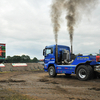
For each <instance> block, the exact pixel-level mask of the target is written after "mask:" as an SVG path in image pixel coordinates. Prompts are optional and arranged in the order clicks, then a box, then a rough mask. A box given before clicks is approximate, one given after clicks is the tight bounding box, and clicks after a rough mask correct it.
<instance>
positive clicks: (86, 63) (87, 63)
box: [75, 61, 93, 74]
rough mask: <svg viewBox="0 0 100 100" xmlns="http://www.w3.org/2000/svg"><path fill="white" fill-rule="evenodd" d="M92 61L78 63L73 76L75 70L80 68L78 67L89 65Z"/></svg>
mask: <svg viewBox="0 0 100 100" xmlns="http://www.w3.org/2000/svg"><path fill="white" fill-rule="evenodd" d="M91 62H92V61H86V62H85V63H79V64H78V65H77V66H76V68H75V74H76V71H77V68H78V67H79V66H80V65H90V63H91ZM91 67H92V68H93V66H92V65H91Z"/></svg>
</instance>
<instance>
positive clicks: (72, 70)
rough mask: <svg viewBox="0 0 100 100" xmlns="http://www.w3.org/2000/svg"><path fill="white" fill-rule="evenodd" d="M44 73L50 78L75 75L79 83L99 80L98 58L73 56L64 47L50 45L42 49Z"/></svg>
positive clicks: (67, 48)
mask: <svg viewBox="0 0 100 100" xmlns="http://www.w3.org/2000/svg"><path fill="white" fill-rule="evenodd" d="M43 55H44V71H46V72H48V73H49V76H50V77H55V76H56V75H57V74H62V73H64V74H65V75H66V76H70V75H71V74H76V76H77V78H78V79H79V80H81V81H86V80H89V79H93V78H97V77H98V78H100V56H99V59H96V56H83V55H78V56H75V55H74V54H72V53H71V51H70V48H69V47H68V46H64V45H57V44H56V45H50V46H46V47H45V49H43Z"/></svg>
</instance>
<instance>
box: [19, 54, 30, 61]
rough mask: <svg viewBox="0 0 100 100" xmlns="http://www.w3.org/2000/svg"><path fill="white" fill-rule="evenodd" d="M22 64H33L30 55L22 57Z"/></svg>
mask: <svg viewBox="0 0 100 100" xmlns="http://www.w3.org/2000/svg"><path fill="white" fill-rule="evenodd" d="M21 62H25V63H26V62H31V60H30V57H29V56H28V55H22V56H21Z"/></svg>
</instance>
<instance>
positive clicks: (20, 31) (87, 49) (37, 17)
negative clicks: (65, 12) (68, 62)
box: [0, 0, 100, 59]
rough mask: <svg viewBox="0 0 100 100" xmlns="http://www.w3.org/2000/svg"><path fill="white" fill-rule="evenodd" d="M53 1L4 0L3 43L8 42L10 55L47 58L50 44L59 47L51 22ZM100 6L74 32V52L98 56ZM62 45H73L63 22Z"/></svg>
mask: <svg viewBox="0 0 100 100" xmlns="http://www.w3.org/2000/svg"><path fill="white" fill-rule="evenodd" d="M51 1H52V0H0V37H1V38H0V42H1V43H2V42H3V43H6V45H7V48H6V51H7V56H8V55H11V56H13V55H20V54H28V55H29V56H30V57H31V58H33V57H34V56H35V57H37V58H39V59H40V58H43V56H42V50H43V48H44V47H45V46H46V45H52V44H55V40H54V34H53V31H52V30H53V29H52V24H51V19H50V4H51ZM99 10H100V5H98V6H97V8H96V9H95V10H93V12H92V14H91V18H90V16H89V21H88V20H87V16H86V17H83V19H82V20H81V23H79V25H78V27H75V31H74V39H73V45H74V52H75V53H81V52H82V53H95V52H98V49H100V46H99V43H100V42H99V37H100V28H99V27H100V24H99V23H100V12H99ZM58 44H62V45H69V46H70V40H69V34H68V31H67V27H66V21H65V19H63V23H61V29H60V31H59V35H58Z"/></svg>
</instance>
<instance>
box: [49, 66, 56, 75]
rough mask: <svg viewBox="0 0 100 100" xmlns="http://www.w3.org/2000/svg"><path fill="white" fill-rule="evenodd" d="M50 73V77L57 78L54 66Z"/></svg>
mask: <svg viewBox="0 0 100 100" xmlns="http://www.w3.org/2000/svg"><path fill="white" fill-rule="evenodd" d="M48 72H49V76H50V77H56V75H57V73H56V71H55V68H54V67H53V66H50V67H49V71H48Z"/></svg>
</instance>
